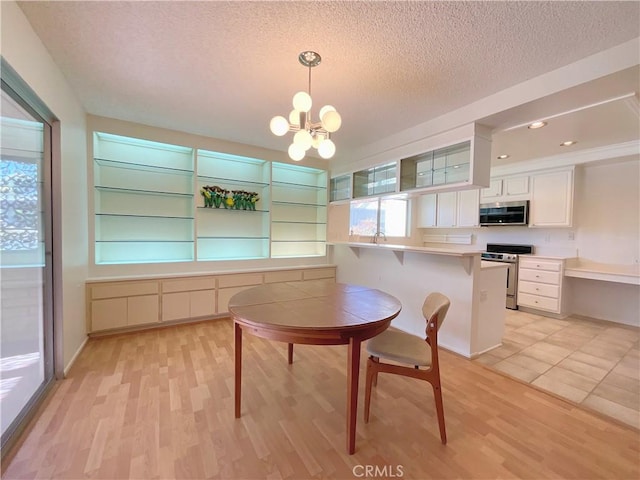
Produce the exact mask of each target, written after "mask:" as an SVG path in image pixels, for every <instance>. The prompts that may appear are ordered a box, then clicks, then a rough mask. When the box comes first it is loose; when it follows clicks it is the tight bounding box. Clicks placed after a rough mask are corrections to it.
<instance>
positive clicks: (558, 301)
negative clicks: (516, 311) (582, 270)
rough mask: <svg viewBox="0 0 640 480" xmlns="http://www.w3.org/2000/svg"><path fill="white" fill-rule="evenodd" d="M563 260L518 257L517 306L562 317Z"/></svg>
mask: <svg viewBox="0 0 640 480" xmlns="http://www.w3.org/2000/svg"><path fill="white" fill-rule="evenodd" d="M563 278H564V260H562V259H548V258H536V257H530V258H527V257H520V265H519V269H518V305H519V306H522V307H529V308H533V309H536V310H541V311H545V312H550V313H553V314H556V315H561V316H562V315H563V313H564V308H563V295H562V293H563V292H562V286H563Z"/></svg>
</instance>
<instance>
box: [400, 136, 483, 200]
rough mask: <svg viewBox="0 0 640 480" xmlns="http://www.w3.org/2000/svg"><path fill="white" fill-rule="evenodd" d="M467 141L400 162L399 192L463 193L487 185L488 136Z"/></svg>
mask: <svg viewBox="0 0 640 480" xmlns="http://www.w3.org/2000/svg"><path fill="white" fill-rule="evenodd" d="M475 128H476V134H475V135H473V136H472V137H471V138H469V139H466V140H464V141H461V142H459V143H455V144H453V145H447V146H444V147H442V148H437V149H434V150H430V151H427V152H423V153H419V154H417V155H413V156H411V157H407V158H403V159H402V160H400V191H411V190H420V191H436V192H437V191H446V190H454V189H455V190H463V189H464V188H465V187H471V186H480V187H487V186H489V174H490V168H491V140H490V139H489V137H488V135H481V134H479V132H480V131H484V129H481V128H480V126H479V125H475Z"/></svg>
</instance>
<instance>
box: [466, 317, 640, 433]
mask: <svg viewBox="0 0 640 480" xmlns="http://www.w3.org/2000/svg"><path fill="white" fill-rule="evenodd" d="M639 340H640V328H637V327H629V326H625V325H620V324H617V323H612V322H606V321H600V320H593V319H586V318H577V317H569V318H566V319H564V320H556V319H553V318H548V317H542V316H539V315H533V314H530V313H525V312H520V311H517V310H507V318H506V325H505V335H504V339H503V342H502V346H501V347H499V348H496V349H494V350H491V351H490V352H487V353H485V354H483V355H481V356H479V357H478V358H476V359H475V361H476V362H480V363H482V364H484V365H486V366H487V367H489V368H492V369H495V370H498V371H500V372H502V373H505V374H506V375H509V376H511V377H514V378H517V379H520V380H522V381H525V382H527V383H530V384H532V385H535V386H537V387H538V388H541V389H543V390H547V391H549V392H551V393H554V394H556V395H559V396H561V397H564V398H566V399H568V400H571V401H572V402H575V403H578V404H581V405H584V406H585V407H588V408H590V409H592V410H596V411H598V412H600V413H603V414H605V415H608V416H611V417H614V418H616V419H617V420H620V421H622V422H624V423H626V424H628V425H631V426H633V427H635V428H639V429H640V345H639V344H640V342H639Z"/></svg>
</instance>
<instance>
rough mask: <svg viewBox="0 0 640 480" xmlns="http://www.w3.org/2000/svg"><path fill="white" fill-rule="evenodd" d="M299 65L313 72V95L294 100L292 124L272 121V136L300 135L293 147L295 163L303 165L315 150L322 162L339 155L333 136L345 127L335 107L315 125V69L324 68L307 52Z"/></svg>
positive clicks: (279, 119) (301, 94) (297, 96)
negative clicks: (312, 111)
mask: <svg viewBox="0 0 640 480" xmlns="http://www.w3.org/2000/svg"><path fill="white" fill-rule="evenodd" d="M298 61H299V62H300V63H301V64H302V65H304V66H305V67H308V68H309V91H308V92H298V93H296V94H295V95H294V96H293V110H291V113H289V120H287V119H286V118H284V117H282V116H280V115H278V116H276V117H273V118H272V119H271V122H270V123H269V128H270V129H271V133H273V134H274V135H277V136H279V137H282V136H283V135H285V134H286V133H287V132H296V133H295V135H294V136H293V143H292V144H291V145H290V146H289V157H291V160H295V161H296V162H297V161H300V160H302V159H303V158H304V156H305V154H306V152H307V150H309V149H310V148H311V147H314V148H316V149H317V150H318V154H319V155H320V156H321V157H322V158H326V159H328V158H331V157H333V155H334V154H335V153H336V146H335V144H334V143H333V141H332V140H331V134H332V133H333V132H336V131H337V130H338V129H339V128H340V125H341V124H342V118H341V117H340V114H339V113H338V112H337V111H336V109H335V108H334V107H333V106H331V105H325V106H324V107H322V108H321V109H320V112H319V114H318V116H319V117H320V121H319V122H312V121H311V105H312V103H313V102H312V101H311V68H312V67H316V66H318V65H320V61H321V58H320V55H319V54H317V53H316V52H311V51H306V52H302V53H301V54H300V55H298Z"/></svg>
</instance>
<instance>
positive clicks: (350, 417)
mask: <svg viewBox="0 0 640 480" xmlns="http://www.w3.org/2000/svg"><path fill="white" fill-rule="evenodd" d="M361 343H362V342H361V341H360V340H359V339H356V338H353V337H352V338H350V339H349V364H348V366H347V452H348V453H349V455H353V453H355V451H356V418H357V412H358V376H359V375H360V344H361Z"/></svg>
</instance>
